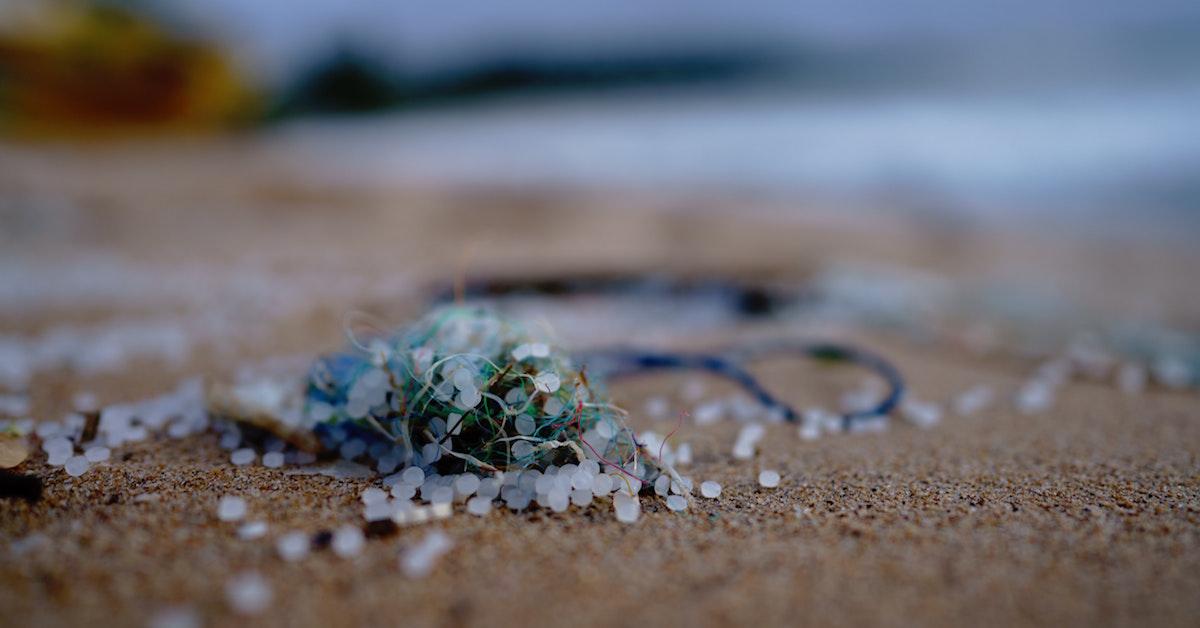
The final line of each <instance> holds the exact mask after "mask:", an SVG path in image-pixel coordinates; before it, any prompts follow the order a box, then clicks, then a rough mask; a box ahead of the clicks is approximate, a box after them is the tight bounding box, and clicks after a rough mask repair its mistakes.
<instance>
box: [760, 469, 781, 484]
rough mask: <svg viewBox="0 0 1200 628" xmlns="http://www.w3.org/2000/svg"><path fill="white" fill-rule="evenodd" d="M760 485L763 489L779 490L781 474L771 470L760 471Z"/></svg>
mask: <svg viewBox="0 0 1200 628" xmlns="http://www.w3.org/2000/svg"><path fill="white" fill-rule="evenodd" d="M758 485H759V486H761V487H763V488H777V487H778V486H779V472H778V471H773V470H770V469H767V470H764V471H760V472H759V474H758Z"/></svg>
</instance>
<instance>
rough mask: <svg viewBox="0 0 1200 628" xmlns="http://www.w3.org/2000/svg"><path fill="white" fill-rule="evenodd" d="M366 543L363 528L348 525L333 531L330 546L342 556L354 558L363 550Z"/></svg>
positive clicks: (335, 552)
mask: <svg viewBox="0 0 1200 628" xmlns="http://www.w3.org/2000/svg"><path fill="white" fill-rule="evenodd" d="M364 544H365V540H364V539H363V533H362V530H360V529H358V527H357V526H352V525H346V526H342V527H340V528H338V529H337V531H336V532H334V533H333V542H332V543H331V545H330V547H331V548H333V553H334V554H337V555H338V556H340V557H342V558H353V557H355V556H358V555H359V553H361V552H362V549H363V545H364Z"/></svg>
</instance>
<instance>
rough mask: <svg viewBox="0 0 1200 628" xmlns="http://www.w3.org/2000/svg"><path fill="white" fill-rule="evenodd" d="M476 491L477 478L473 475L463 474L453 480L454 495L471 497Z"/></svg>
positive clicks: (477, 486)
mask: <svg viewBox="0 0 1200 628" xmlns="http://www.w3.org/2000/svg"><path fill="white" fill-rule="evenodd" d="M478 489H479V476H477V475H475V474H473V473H464V474H462V475H460V476H458V479H456V480H454V493H455V494H456V495H458V496H459V497H467V496H469V495H473V494H475V491H477V490H478Z"/></svg>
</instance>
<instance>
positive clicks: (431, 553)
mask: <svg viewBox="0 0 1200 628" xmlns="http://www.w3.org/2000/svg"><path fill="white" fill-rule="evenodd" d="M453 548H454V541H453V540H452V539H451V538H450V537H449V536H448V535H447V534H446V533H445V532H442V531H441V530H431V531H430V532H429V533H428V534H426V535H425V538H423V539H421V541H420V542H419V543H417V544H416V545H414V546H413V547H411V548H409V549H408V550H407V551H405V552H404V553H403V554H401V556H400V569H401V570H402V571H404V575H406V576H408V577H409V578H424V577H426V576H428V575H429V574H430V573H432V572H433V568H434V566H435V565H436V564H437V561H438V560H439V559H441V557H442V556H443V555H445V554H446V553H447V552H449V551H450V550H451V549H453Z"/></svg>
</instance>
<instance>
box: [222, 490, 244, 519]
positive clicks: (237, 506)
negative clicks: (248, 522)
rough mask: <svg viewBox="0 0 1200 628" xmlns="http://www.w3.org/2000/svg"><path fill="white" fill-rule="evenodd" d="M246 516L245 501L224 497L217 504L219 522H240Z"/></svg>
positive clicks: (230, 496) (233, 497) (238, 498)
mask: <svg viewBox="0 0 1200 628" xmlns="http://www.w3.org/2000/svg"><path fill="white" fill-rule="evenodd" d="M245 516H246V500H244V499H242V498H241V497H237V496H234V495H226V496H224V497H222V498H221V501H220V502H218V503H217V518H218V519H220V520H221V521H240V520H241V519H242V517H245Z"/></svg>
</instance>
